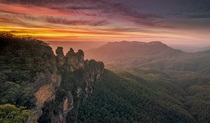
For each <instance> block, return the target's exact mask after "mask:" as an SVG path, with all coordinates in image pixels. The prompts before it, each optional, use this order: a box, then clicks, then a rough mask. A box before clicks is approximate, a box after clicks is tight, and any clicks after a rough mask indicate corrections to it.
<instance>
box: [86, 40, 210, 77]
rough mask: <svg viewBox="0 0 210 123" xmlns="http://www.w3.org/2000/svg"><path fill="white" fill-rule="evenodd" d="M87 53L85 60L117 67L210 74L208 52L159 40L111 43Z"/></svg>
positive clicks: (209, 56)
mask: <svg viewBox="0 0 210 123" xmlns="http://www.w3.org/2000/svg"><path fill="white" fill-rule="evenodd" d="M86 54H87V55H86V58H88V59H97V60H100V61H103V62H105V63H106V64H112V65H113V64H114V65H117V66H134V67H138V68H150V69H158V70H176V71H199V72H205V73H210V65H209V63H210V51H204V52H196V53H187V52H184V51H181V50H178V49H173V48H171V47H169V46H167V45H166V44H163V43H162V42H159V41H154V42H149V43H145V42H128V41H122V42H110V43H107V44H105V45H103V46H101V47H99V48H96V49H91V50H87V51H86Z"/></svg>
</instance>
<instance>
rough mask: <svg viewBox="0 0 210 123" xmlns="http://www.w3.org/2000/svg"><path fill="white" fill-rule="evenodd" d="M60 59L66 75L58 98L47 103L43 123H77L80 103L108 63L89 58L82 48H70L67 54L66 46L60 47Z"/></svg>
mask: <svg viewBox="0 0 210 123" xmlns="http://www.w3.org/2000/svg"><path fill="white" fill-rule="evenodd" d="M56 54H57V55H56V62H57V66H58V69H59V71H60V72H61V75H62V81H61V85H60V87H59V88H57V91H56V95H55V99H54V100H52V101H50V102H47V103H46V105H45V107H44V108H43V115H42V116H41V117H40V118H39V122H53V123H66V122H77V113H78V108H79V105H80V104H81V103H82V102H83V101H84V100H85V99H86V98H87V97H88V94H89V93H91V92H92V89H93V84H94V82H97V81H98V80H99V79H100V77H101V75H102V74H103V71H104V64H103V63H102V62H96V61H94V60H90V61H87V60H86V61H85V60H84V53H83V51H82V50H78V52H76V53H75V52H74V50H73V49H70V50H69V52H68V53H67V54H66V56H64V54H63V51H62V48H61V47H58V48H57V50H56Z"/></svg>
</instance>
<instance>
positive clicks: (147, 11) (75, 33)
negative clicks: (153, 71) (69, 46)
mask: <svg viewBox="0 0 210 123" xmlns="http://www.w3.org/2000/svg"><path fill="white" fill-rule="evenodd" d="M0 31H8V32H11V33H13V34H16V35H30V36H35V37H37V38H39V39H42V40H44V41H121V40H128V41H163V42H166V43H169V44H191V45H210V0H0Z"/></svg>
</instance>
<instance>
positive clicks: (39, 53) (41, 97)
mask: <svg viewBox="0 0 210 123" xmlns="http://www.w3.org/2000/svg"><path fill="white" fill-rule="evenodd" d="M56 54H57V55H54V53H53V51H52V48H51V47H49V46H48V44H46V43H44V42H42V41H39V40H36V39H33V38H29V37H16V36H13V35H11V34H7V33H3V34H0V97H1V98H0V105H2V104H6V103H10V104H13V105H16V106H24V107H26V108H27V109H29V110H30V111H31V116H30V117H29V118H28V121H27V122H28V123H36V122H37V121H38V122H54V123H59V122H61V123H65V122H66V119H67V115H68V117H70V118H71V119H72V120H71V121H73V122H74V121H75V122H76V119H77V110H78V107H79V105H80V103H82V102H83V100H85V99H86V98H87V97H88V94H89V93H90V92H91V91H92V85H93V83H94V82H96V81H97V80H99V79H100V77H101V75H102V73H103V70H104V65H103V63H101V62H96V61H94V60H90V61H85V60H84V53H83V51H82V50H79V51H78V52H76V53H75V52H74V50H73V49H70V51H69V52H68V53H67V54H66V55H64V53H63V49H62V47H58V48H57V50H56Z"/></svg>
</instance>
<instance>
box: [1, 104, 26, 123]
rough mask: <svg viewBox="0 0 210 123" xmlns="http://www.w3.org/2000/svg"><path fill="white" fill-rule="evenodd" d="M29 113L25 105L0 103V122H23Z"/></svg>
mask: <svg viewBox="0 0 210 123" xmlns="http://www.w3.org/2000/svg"><path fill="white" fill-rule="evenodd" d="M29 115H30V111H29V110H26V109H25V107H23V106H20V107H19V108H18V107H16V106H15V105H11V104H4V105H0V122H1V123H25V122H26V121H27V119H28V117H29Z"/></svg>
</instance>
